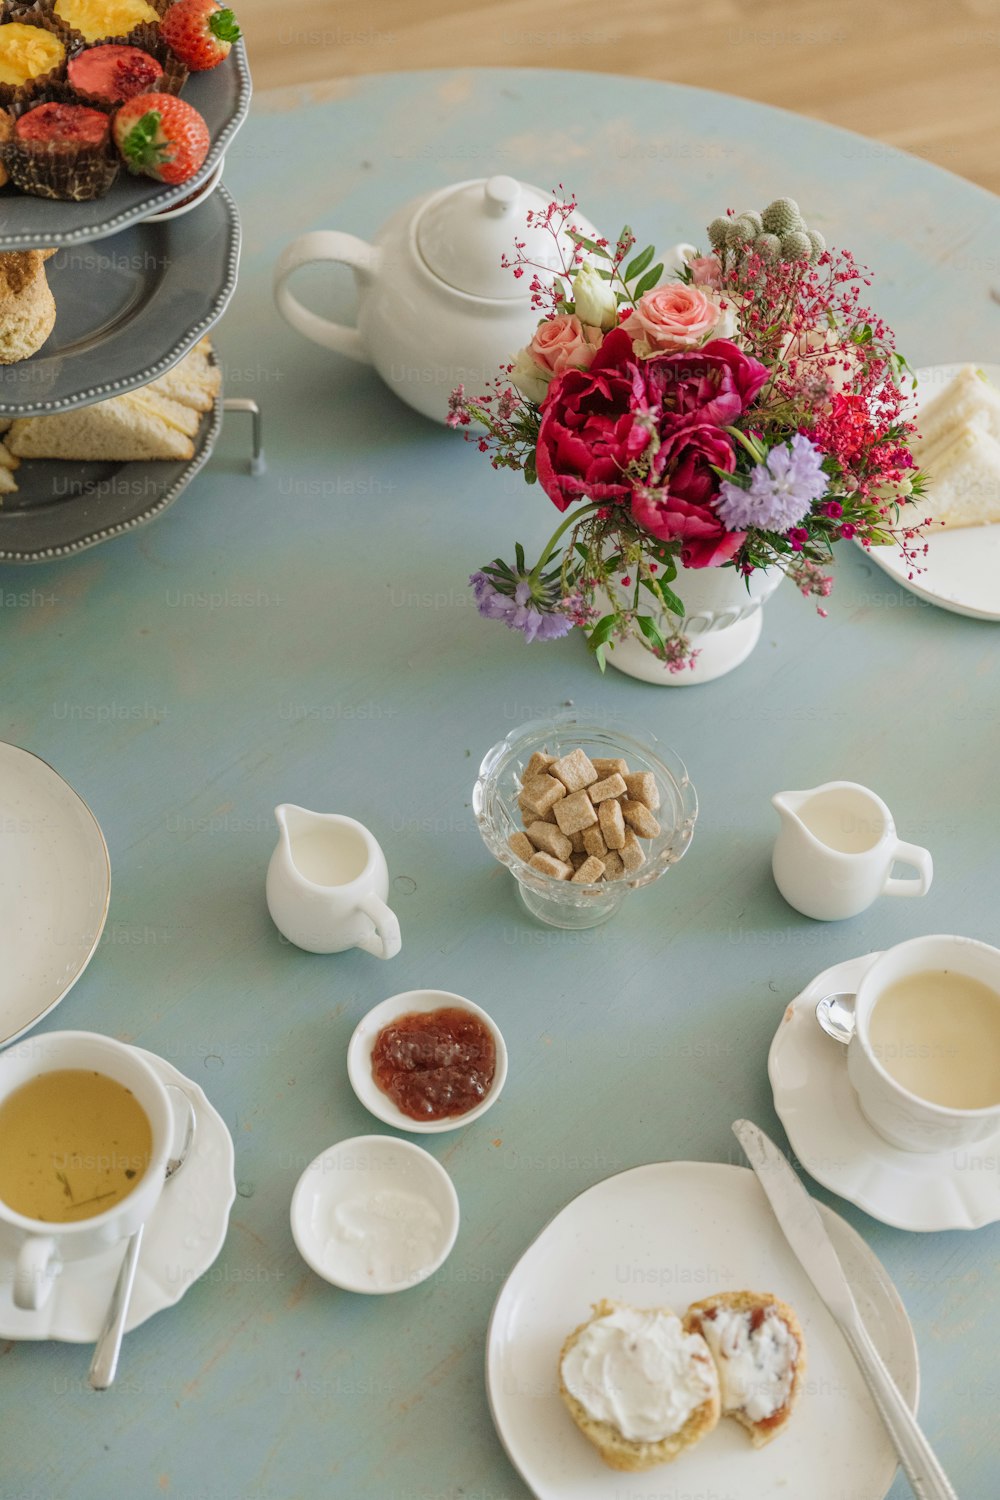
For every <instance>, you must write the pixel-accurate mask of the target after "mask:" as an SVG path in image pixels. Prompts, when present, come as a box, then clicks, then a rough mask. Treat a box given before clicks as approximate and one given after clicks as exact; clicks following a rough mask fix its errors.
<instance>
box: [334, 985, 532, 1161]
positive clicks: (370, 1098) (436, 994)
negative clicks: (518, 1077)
mask: <svg viewBox="0 0 1000 1500" xmlns="http://www.w3.org/2000/svg"><path fill="white" fill-rule="evenodd" d="M445 1008H449V1009H450V1008H454V1009H457V1010H467V1011H468V1012H469V1013H470V1014H471V1015H473V1016H477V1017H478V1018H479V1020H480V1021H482V1022H483V1024H484V1025H485V1026H487V1027H488V1028H489V1030H490V1031H491V1033H492V1035H493V1041H494V1043H495V1044H496V1053H497V1058H496V1072H495V1073H494V1074H493V1082H492V1084H491V1085H490V1091H489V1093H488V1094H487V1095H486V1098H485V1099H484V1100H483V1101H482V1103H480V1104H477V1105H475V1106H474V1107H473V1108H472V1109H469V1110H466V1112H465V1114H462V1115H449V1116H448V1118H447V1119H444V1120H414V1119H412V1118H411V1117H410V1116H409V1115H404V1113H403V1111H402V1110H401V1109H400V1108H399V1107H398V1106H397V1105H396V1104H394V1103H393V1101H392V1100H391V1099H390V1098H389V1096H388V1094H383V1092H382V1090H381V1089H380V1088H379V1086H378V1084H377V1083H376V1082H375V1080H374V1078H373V1077H372V1051H373V1049H374V1047H375V1041H376V1038H377V1037H378V1034H379V1032H380V1031H381V1030H382V1028H383V1027H384V1026H388V1025H389V1023H390V1022H391V1021H397V1020H398V1019H399V1017H400V1016H408V1015H412V1014H413V1012H414V1011H417V1012H419V1011H427V1010H443V1009H445ZM347 1074H348V1077H349V1078H350V1080H351V1087H352V1088H353V1090H354V1092H355V1093H356V1094H357V1096H358V1098H359V1099H360V1100H361V1103H362V1104H363V1105H364V1106H365V1109H367V1110H370V1111H371V1113H372V1114H373V1115H374V1116H375V1117H376V1119H379V1120H384V1121H385V1123H386V1124H387V1125H392V1126H394V1127H395V1129H397V1130H406V1131H409V1132H410V1133H411V1134H416V1135H441V1134H442V1133H443V1132H444V1131H446V1130H459V1129H460V1128H461V1127H462V1126H463V1125H468V1124H469V1123H470V1121H472V1120H478V1119H479V1116H480V1115H484V1114H485V1113H486V1111H487V1110H488V1109H489V1107H490V1105H491V1104H495V1103H496V1100H497V1099H498V1098H499V1095H500V1090H501V1089H502V1088H503V1086H504V1080H505V1079H506V1077H507V1045H506V1043H505V1042H504V1039H503V1037H502V1036H501V1035H500V1029H499V1027H498V1026H497V1024H496V1022H495V1021H494V1020H493V1018H492V1016H488V1015H487V1014H486V1012H485V1011H484V1010H482V1009H481V1008H480V1007H479V1006H478V1005H473V1003H472V1001H471V1000H466V999H464V998H463V996H461V995H451V994H449V993H448V991H447V990H407V991H406V993H405V994H402V995H392V996H390V998H389V999H388V1000H383V1001H382V1002H381V1004H380V1005H376V1006H374V1007H373V1008H372V1009H371V1010H370V1011H369V1012H368V1014H367V1015H366V1016H365V1017H364V1019H363V1020H361V1021H359V1022H358V1025H357V1026H356V1027H355V1030H354V1035H353V1036H352V1037H351V1042H350V1046H349V1047H348V1049H347Z"/></svg>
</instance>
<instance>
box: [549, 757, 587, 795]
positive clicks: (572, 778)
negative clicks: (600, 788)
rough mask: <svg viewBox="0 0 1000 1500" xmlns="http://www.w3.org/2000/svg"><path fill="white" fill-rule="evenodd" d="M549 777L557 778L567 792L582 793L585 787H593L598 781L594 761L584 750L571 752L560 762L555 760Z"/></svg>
mask: <svg viewBox="0 0 1000 1500" xmlns="http://www.w3.org/2000/svg"><path fill="white" fill-rule="evenodd" d="M549 775H550V776H557V777H558V778H559V780H560V781H561V782H562V784H563V786H564V787H565V788H566V790H567V792H582V791H583V789H584V787H585V786H592V785H593V783H594V782H595V781H596V780H597V772H596V771H595V770H594V764H593V761H592V760H591V759H590V756H589V755H587V754H586V752H585V751H583V750H571V751H570V753H569V754H568V755H564V756H562V758H561V759H560V760H554V761H553V762H552V764H551V766H549Z"/></svg>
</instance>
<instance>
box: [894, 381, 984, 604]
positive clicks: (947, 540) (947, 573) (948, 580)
mask: <svg viewBox="0 0 1000 1500" xmlns="http://www.w3.org/2000/svg"><path fill="white" fill-rule="evenodd" d="M961 368H962V366H961V365H958V364H951V365H928V366H927V367H926V368H924V369H922V370H917V371H916V372H915V373H916V377H917V389H918V392H919V395H921V396H924V397H926V398H927V399H929V398H930V397H931V396H934V395H936V394H937V393H938V392H939V391H940V390H942V388H943V387H944V386H945V385H947V383H948V382H949V381H950V380H952V379H953V378H954V377H955V376H956V375H957V374H958V372H959V370H960V369H961ZM978 368H979V369H981V370H982V372H983V374H984V375H985V376H986V377H987V379H988V380H991V381H992V382H993V384H994V385H996V386H998V387H1000V365H979V366H978ZM917 405H918V406H919V396H918V398H917ZM922 508H923V507H922ZM926 510H927V511H928V513H929V514H931V515H933V512H934V506H933V500H932V499H929V500H928V502H927V505H926ZM902 519H903V520H905V519H906V512H905V510H904V511H903V514H902ZM921 545H922V544H921ZM927 547H928V550H927V556H926V557H921V558H920V559H919V571H915V570H914V567H913V565H912V564H911V563H908V562H907V561H906V559H905V558H904V557H903V556H902V554H901V553H900V551H899V549H898V548H897V547H872V548H871V549H870V550H869V551H868V556H869V557H870V558H871V559H872V562H874V563H877V564H878V566H879V567H880V568H881V569H882V571H883V572H885V573H888V574H889V576H890V577H891V578H894V579H895V580H896V582H897V583H899V584H901V585H902V586H903V588H904V589H908V590H909V592H910V593H911V594H916V596H917V598H918V599H926V600H927V601H928V603H930V604H937V605H940V607H941V608H942V609H947V610H950V611H951V612H952V613H953V614H956V615H971V616H972V617H973V619H976V620H1000V526H962V527H959V528H958V530H947V531H936V530H935V529H934V528H933V527H932V528H931V529H930V531H929V532H928V535H927ZM910 573H913V574H914V576H913V577H912V578H910V577H909V576H908V575H909V574H910Z"/></svg>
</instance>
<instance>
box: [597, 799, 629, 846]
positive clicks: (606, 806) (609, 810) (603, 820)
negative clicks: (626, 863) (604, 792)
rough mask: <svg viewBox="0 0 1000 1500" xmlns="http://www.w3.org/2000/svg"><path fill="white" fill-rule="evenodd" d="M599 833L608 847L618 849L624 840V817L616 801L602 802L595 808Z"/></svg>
mask: <svg viewBox="0 0 1000 1500" xmlns="http://www.w3.org/2000/svg"><path fill="white" fill-rule="evenodd" d="M597 816H598V818H599V820H600V824H601V834H602V835H603V838H604V842H605V843H606V844H607V846H608V848H609V849H620V848H621V847H622V845H623V844H624V842H625V819H624V818H623V817H622V810H621V807H620V806H619V804H618V803H617V802H602V803H601V805H600V807H599V808H598V809H597Z"/></svg>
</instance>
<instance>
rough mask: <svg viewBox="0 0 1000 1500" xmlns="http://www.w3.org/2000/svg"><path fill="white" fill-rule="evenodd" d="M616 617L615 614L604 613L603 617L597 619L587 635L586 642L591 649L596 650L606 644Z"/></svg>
mask: <svg viewBox="0 0 1000 1500" xmlns="http://www.w3.org/2000/svg"><path fill="white" fill-rule="evenodd" d="M617 619H618V617H617V615H605V616H604V617H603V619H600V620H598V622H597V624H596V625H595V626H594V628H593V630H592V631H591V632H590V635H589V636H588V637H587V644H588V646H589V647H590V649H591V651H594V652H596V651H598V650H600V648H601V646H604V645H606V644H607V643H608V641H610V639H611V636H612V634H613V633H614V628H615V624H616V622H617Z"/></svg>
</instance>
